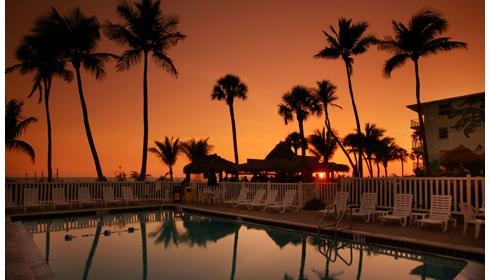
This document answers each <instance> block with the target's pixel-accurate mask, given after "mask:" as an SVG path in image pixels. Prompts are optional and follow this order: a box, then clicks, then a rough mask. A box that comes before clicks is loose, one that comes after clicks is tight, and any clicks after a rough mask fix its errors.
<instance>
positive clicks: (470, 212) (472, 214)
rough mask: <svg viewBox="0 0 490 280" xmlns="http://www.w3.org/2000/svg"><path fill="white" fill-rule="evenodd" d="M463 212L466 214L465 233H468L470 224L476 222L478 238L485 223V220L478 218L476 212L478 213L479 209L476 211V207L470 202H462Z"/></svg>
mask: <svg viewBox="0 0 490 280" xmlns="http://www.w3.org/2000/svg"><path fill="white" fill-rule="evenodd" d="M461 212H463V216H464V226H463V235H465V234H466V229H467V228H468V224H474V225H475V239H478V236H479V235H480V228H481V225H484V224H485V220H483V219H477V218H476V213H478V211H476V209H475V208H473V207H472V206H471V204H469V203H461Z"/></svg>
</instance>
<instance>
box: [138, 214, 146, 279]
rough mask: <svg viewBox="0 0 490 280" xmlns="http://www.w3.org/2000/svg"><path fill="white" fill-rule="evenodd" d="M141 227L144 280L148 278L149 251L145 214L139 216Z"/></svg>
mask: <svg viewBox="0 0 490 280" xmlns="http://www.w3.org/2000/svg"><path fill="white" fill-rule="evenodd" d="M139 216H140V217H139V218H140V227H141V248H142V252H141V255H142V266H143V278H142V279H143V280H146V278H148V250H147V246H146V215H145V213H144V212H141V213H140V214H139Z"/></svg>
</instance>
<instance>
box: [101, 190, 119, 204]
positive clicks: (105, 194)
mask: <svg viewBox="0 0 490 280" xmlns="http://www.w3.org/2000/svg"><path fill="white" fill-rule="evenodd" d="M102 198H103V200H104V205H105V206H107V205H108V204H109V203H120V202H121V200H120V199H118V198H115V197H114V187H112V186H107V187H103V188H102Z"/></svg>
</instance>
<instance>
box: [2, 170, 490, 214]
mask: <svg viewBox="0 0 490 280" xmlns="http://www.w3.org/2000/svg"><path fill="white" fill-rule="evenodd" d="M105 186H112V187H113V189H114V196H115V197H116V198H118V197H119V198H120V197H122V187H123V186H130V187H131V188H132V190H133V195H134V197H135V198H137V199H138V200H141V201H164V202H170V201H173V199H174V196H173V192H174V191H175V190H181V188H182V185H181V183H179V182H168V181H147V182H134V181H126V182H55V183H46V182H42V183H7V184H6V186H5V187H6V192H5V194H6V206H7V207H9V206H12V207H19V208H22V207H23V206H24V190H25V189H37V190H38V200H39V201H40V202H41V204H49V203H50V202H51V201H52V191H53V188H64V190H65V199H66V200H67V201H68V202H73V203H75V202H77V201H78V199H79V197H78V189H79V188H80V187H89V189H90V194H91V197H92V199H94V200H102V199H103V196H102V190H103V188H104V187H105ZM189 187H190V190H191V191H192V200H193V201H199V199H200V197H201V196H202V193H203V190H205V189H206V188H207V185H206V184H205V183H191V184H190V186H189ZM244 187H247V188H249V190H250V192H249V198H250V199H251V198H252V197H253V196H254V194H255V192H256V191H257V190H259V189H265V190H266V192H268V191H270V190H278V191H279V197H278V199H280V200H281V199H282V198H283V196H284V193H285V192H286V190H296V191H297V194H298V195H297V196H296V199H295V205H297V206H300V207H303V206H304V205H305V203H306V202H307V201H309V200H310V199H312V198H318V199H320V200H322V201H332V200H333V198H334V196H335V193H336V192H337V191H340V190H341V191H348V192H349V193H350V198H349V203H350V204H359V201H360V198H361V195H362V193H364V192H376V193H377V194H378V207H379V208H386V209H389V208H393V204H394V196H395V194H396V193H411V194H413V205H412V208H413V210H415V211H428V210H429V209H430V197H431V196H432V195H435V194H446V195H451V196H452V199H453V204H452V212H453V213H459V212H460V210H459V204H460V203H461V202H469V203H471V204H472V205H473V207H475V208H483V207H484V203H485V178H484V177H389V178H345V179H343V180H342V181H341V182H340V183H272V182H267V183H255V182H233V183H232V182H222V183H219V185H218V187H217V188H218V189H219V190H221V191H223V192H224V194H225V197H224V199H225V200H227V199H230V198H235V197H237V196H238V193H239V191H240V189H241V188H244Z"/></svg>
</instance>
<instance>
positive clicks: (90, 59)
mask: <svg viewBox="0 0 490 280" xmlns="http://www.w3.org/2000/svg"><path fill="white" fill-rule="evenodd" d="M43 23H44V24H43V26H44V27H45V28H46V32H52V33H53V34H54V35H55V36H57V37H58V38H63V40H59V42H58V44H57V46H56V47H57V48H59V49H60V53H61V55H62V58H63V59H65V60H67V61H69V62H71V64H72V66H73V68H74V69H75V74H76V77H77V86H78V95H79V98H80V105H81V107H82V114H83V124H84V127H85V134H86V135H87V140H88V143H89V147H90V151H91V153H92V157H93V160H94V165H95V170H96V172H97V178H98V180H99V181H105V180H106V179H105V177H104V175H103V173H102V167H101V165H100V160H99V156H98V154H97V150H96V148H95V142H94V139H93V136H92V131H91V129H90V123H89V117H88V110H87V105H86V102H85V97H84V94H83V87H82V76H81V72H80V68H81V67H82V66H83V67H84V68H85V69H86V70H88V71H90V72H92V73H93V74H95V77H96V78H97V79H98V78H101V77H102V76H103V75H104V74H105V71H104V63H105V62H107V61H108V60H109V59H111V58H118V56H116V55H113V54H108V53H95V52H94V51H95V49H96V48H97V43H98V41H99V40H100V32H99V31H100V24H99V22H98V20H97V18H96V17H95V16H92V17H86V16H85V15H83V14H82V13H81V12H80V8H76V9H74V10H73V11H71V13H70V14H69V15H67V16H61V15H60V14H59V13H58V11H57V10H56V9H55V8H52V9H51V12H50V13H49V15H48V16H47V17H46V18H45V19H44V22H43Z"/></svg>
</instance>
